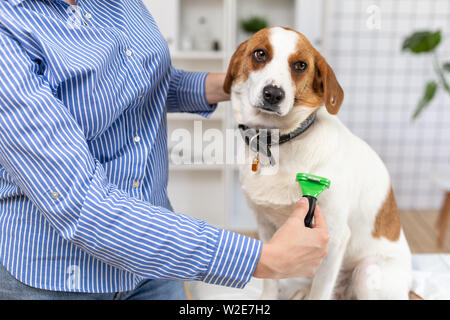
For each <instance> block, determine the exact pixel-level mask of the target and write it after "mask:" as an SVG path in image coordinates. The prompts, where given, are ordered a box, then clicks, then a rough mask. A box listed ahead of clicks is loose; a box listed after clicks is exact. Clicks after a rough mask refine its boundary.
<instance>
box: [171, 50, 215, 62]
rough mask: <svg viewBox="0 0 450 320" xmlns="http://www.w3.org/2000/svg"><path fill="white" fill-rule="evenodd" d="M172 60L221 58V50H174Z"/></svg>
mask: <svg viewBox="0 0 450 320" xmlns="http://www.w3.org/2000/svg"><path fill="white" fill-rule="evenodd" d="M171 56H172V59H173V60H219V61H221V60H223V58H224V53H223V51H174V52H172V54H171Z"/></svg>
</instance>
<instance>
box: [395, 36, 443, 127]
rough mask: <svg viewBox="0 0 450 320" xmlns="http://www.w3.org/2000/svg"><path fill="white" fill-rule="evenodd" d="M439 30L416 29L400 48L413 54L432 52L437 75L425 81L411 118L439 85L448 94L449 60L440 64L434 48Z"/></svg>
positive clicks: (429, 100)
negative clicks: (446, 74) (447, 73)
mask: <svg viewBox="0 0 450 320" xmlns="http://www.w3.org/2000/svg"><path fill="white" fill-rule="evenodd" d="M441 38H442V37H441V31H439V30H438V31H435V32H432V31H418V32H414V33H413V34H411V35H410V36H409V37H407V38H406V39H405V40H404V41H403V46H402V50H403V51H410V52H411V53H413V54H422V53H432V54H433V68H434V71H435V72H436V75H437V80H432V81H429V82H427V84H426V85H425V90H424V92H423V95H422V98H421V99H420V100H419V103H418V104H417V107H416V110H415V111H414V113H413V116H412V118H413V120H414V119H416V118H417V117H418V116H419V115H420V113H421V112H422V111H423V110H424V109H425V107H427V106H428V105H429V104H430V102H431V101H432V100H433V98H434V97H435V96H436V92H437V90H438V88H439V87H442V88H443V89H444V90H445V91H446V92H447V93H448V94H450V85H449V84H448V82H447V80H446V78H445V72H450V62H445V63H443V64H442V65H441V63H440V62H439V58H438V56H437V53H436V48H437V47H438V46H439V44H440V43H441Z"/></svg>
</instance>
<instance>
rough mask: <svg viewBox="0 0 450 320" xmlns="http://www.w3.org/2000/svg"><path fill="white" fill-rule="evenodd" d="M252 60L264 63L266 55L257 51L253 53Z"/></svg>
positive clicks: (259, 50)
mask: <svg viewBox="0 0 450 320" xmlns="http://www.w3.org/2000/svg"><path fill="white" fill-rule="evenodd" d="M253 58H255V60H256V61H258V62H264V61H266V60H267V58H268V54H267V52H266V51H265V50H263V49H257V50H255V51H253Z"/></svg>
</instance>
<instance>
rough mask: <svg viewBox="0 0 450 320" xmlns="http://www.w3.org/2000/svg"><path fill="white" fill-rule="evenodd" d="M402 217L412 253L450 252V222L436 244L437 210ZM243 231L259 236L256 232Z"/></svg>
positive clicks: (409, 212)
mask: <svg viewBox="0 0 450 320" xmlns="http://www.w3.org/2000/svg"><path fill="white" fill-rule="evenodd" d="M400 217H401V220H402V225H403V231H404V232H405V236H406V239H407V240H408V243H409V247H410V248H411V251H412V253H444V252H446V253H450V223H449V225H448V226H447V235H446V237H445V241H444V244H443V246H442V248H438V247H437V245H436V239H437V231H436V230H437V229H436V220H437V217H438V212H437V211H402V212H400ZM242 233H243V234H245V235H247V236H250V237H254V238H257V233H256V232H252V231H250V232H242Z"/></svg>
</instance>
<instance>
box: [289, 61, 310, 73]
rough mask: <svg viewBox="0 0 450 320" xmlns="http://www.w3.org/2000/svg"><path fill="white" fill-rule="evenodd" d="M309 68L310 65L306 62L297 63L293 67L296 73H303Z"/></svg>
mask: <svg viewBox="0 0 450 320" xmlns="http://www.w3.org/2000/svg"><path fill="white" fill-rule="evenodd" d="M306 68H308V64H307V63H306V62H304V61H297V62H295V63H294V64H293V65H292V69H294V71H295V72H303V71H305V70H306Z"/></svg>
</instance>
